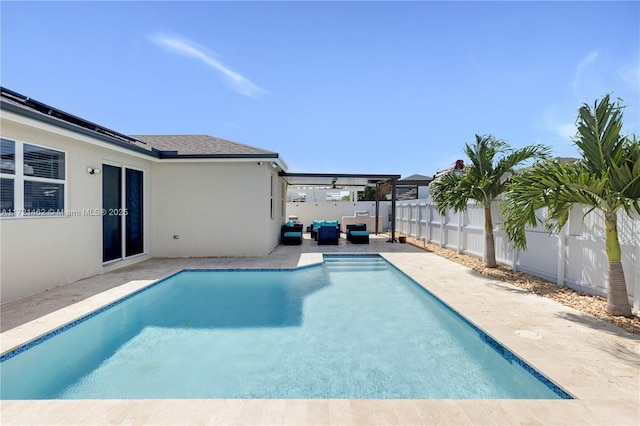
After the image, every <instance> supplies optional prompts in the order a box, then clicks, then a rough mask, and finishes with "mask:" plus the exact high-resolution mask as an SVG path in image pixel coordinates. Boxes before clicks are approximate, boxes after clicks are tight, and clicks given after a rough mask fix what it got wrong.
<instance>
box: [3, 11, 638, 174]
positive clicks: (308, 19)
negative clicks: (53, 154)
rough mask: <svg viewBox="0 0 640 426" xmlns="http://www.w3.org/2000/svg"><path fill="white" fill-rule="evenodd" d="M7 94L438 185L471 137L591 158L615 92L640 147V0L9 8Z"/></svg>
mask: <svg viewBox="0 0 640 426" xmlns="http://www.w3.org/2000/svg"><path fill="white" fill-rule="evenodd" d="M0 13H1V18H0V19H1V22H0V23H1V46H0V47H1V69H0V70H1V74H0V78H1V83H2V86H4V87H6V88H9V89H11V90H14V91H17V92H19V93H21V94H23V95H26V96H29V97H32V98H34V99H36V100H38V101H41V102H44V103H46V104H49V105H51V106H54V107H57V108H59V109H62V110H64V111H67V112H69V113H72V114H75V115H77V116H80V117H82V118H85V119H87V120H90V121H94V122H96V123H98V124H101V125H103V126H106V127H109V128H112V129H114V130H117V131H119V132H122V133H125V134H209V135H213V136H217V137H221V138H225V139H229V140H233V141H237V142H242V143H245V144H248V145H253V146H258V147H260V148H264V149H269V150H272V151H276V152H278V153H280V154H281V156H282V157H283V158H284V160H285V161H286V162H287V164H288V165H289V168H290V171H293V172H311V173H332V172H339V173H390V174H391V173H393V174H401V175H402V176H404V177H406V176H408V175H411V174H414V173H419V174H424V175H432V174H434V173H435V172H436V171H437V170H440V169H443V168H446V167H448V166H450V165H452V164H453V163H454V162H455V160H456V159H457V158H464V154H463V151H462V150H463V147H464V144H465V143H466V142H469V143H470V142H473V140H474V135H475V134H481V135H485V134H493V135H494V136H496V137H497V138H500V139H504V140H506V141H507V142H508V143H509V144H510V145H511V146H512V147H522V146H525V145H529V144H532V143H543V144H546V145H549V146H551V147H553V149H554V153H555V154H556V155H558V156H577V151H576V149H575V147H574V145H573V143H572V141H571V136H573V135H574V134H575V126H574V123H575V118H576V115H577V109H578V108H579V107H580V105H581V104H582V103H583V102H588V103H590V104H593V102H594V101H595V100H596V99H597V98H599V97H601V96H602V95H603V94H605V93H612V94H613V96H615V97H619V98H622V99H623V104H624V105H626V111H625V121H624V124H625V126H624V129H623V130H624V131H625V132H627V133H636V134H637V135H638V136H640V130H639V129H640V3H639V2H636V1H628V2H609V1H607V2H500V1H497V2H430V1H429V2H206V1H200V2H8V1H2V3H1V4H0Z"/></svg>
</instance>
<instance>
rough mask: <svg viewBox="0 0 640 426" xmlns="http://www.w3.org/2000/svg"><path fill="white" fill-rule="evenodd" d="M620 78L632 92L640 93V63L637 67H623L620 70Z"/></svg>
mask: <svg viewBox="0 0 640 426" xmlns="http://www.w3.org/2000/svg"><path fill="white" fill-rule="evenodd" d="M620 77H621V78H622V80H623V81H624V82H626V83H627V84H628V85H629V88H630V89H631V90H633V91H634V92H640V61H639V62H638V63H636V64H635V65H626V66H623V67H622V69H621V70H620Z"/></svg>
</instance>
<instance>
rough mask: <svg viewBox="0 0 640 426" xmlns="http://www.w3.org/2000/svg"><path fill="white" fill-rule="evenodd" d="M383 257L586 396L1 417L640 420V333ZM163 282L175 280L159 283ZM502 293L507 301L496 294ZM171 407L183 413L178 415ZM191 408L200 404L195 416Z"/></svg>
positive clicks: (129, 288) (5, 407) (69, 407)
mask: <svg viewBox="0 0 640 426" xmlns="http://www.w3.org/2000/svg"><path fill="white" fill-rule="evenodd" d="M378 254H379V255H380V256H382V257H383V258H385V259H386V260H388V261H389V262H390V263H391V264H393V265H394V266H395V267H396V268H397V269H399V270H400V271H402V272H403V273H404V274H405V275H407V276H408V277H409V278H411V279H413V280H414V281H415V282H417V283H418V284H419V285H421V286H423V287H424V288H425V289H426V290H427V291H429V292H430V293H432V294H434V295H435V296H436V297H438V298H439V299H441V300H442V301H443V302H444V303H446V304H447V305H449V306H451V307H452V309H454V310H456V311H457V312H458V313H462V312H464V317H465V318H467V319H468V320H469V321H470V322H472V323H473V324H476V325H477V326H478V327H480V328H481V329H482V330H483V331H485V332H486V333H487V334H489V335H490V336H492V337H493V338H494V339H495V340H496V341H498V342H499V343H500V344H502V345H503V346H505V347H506V348H508V349H509V350H510V351H512V352H513V353H514V354H516V355H517V356H518V357H520V358H522V359H523V360H525V362H527V363H528V364H530V365H531V366H532V367H533V368H535V369H536V370H538V371H540V372H541V373H542V374H543V375H545V376H546V377H549V378H550V379H551V380H552V381H553V382H555V383H557V384H558V385H559V386H561V387H562V388H563V389H565V390H567V391H568V392H569V393H571V394H572V395H574V396H575V397H576V398H577V399H575V400H558V401H552V400H480V401H478V400H162V401H158V400H104V401H2V402H1V403H0V406H1V407H2V414H1V415H2V419H1V420H2V423H3V424H5V423H6V424H12V423H25V422H26V423H33V424H37V423H42V424H45V423H48V424H52V423H56V422H57V423H58V424H69V423H77V424H83V423H101V424H102V423H119V422H121V421H132V420H134V422H135V423H139V424H156V423H202V422H206V423H210V422H212V423H215V422H219V423H225V424H230V423H234V424H237V423H241V424H256V423H260V424H285V423H296V424H308V423H321V424H322V423H324V424H336V423H344V424H382V423H396V424H407V423H411V424H421V423H425V424H429V423H442V424H446V423H449V424H452V423H453V424H504V423H517V422H520V423H542V424H550V423H553V424H576V423H580V424H638V423H639V421H640V408H639V407H640V404H639V403H640V401H639V400H640V387H639V385H640V376H639V370H640V368H639V367H638V366H639V365H640V361H639V359H640V356H639V355H638V354H639V351H638V349H639V348H640V343H639V340H638V338H637V336H634V335H631V334H629V333H627V332H625V331H624V330H621V329H619V328H617V327H615V326H612V325H606V324H602V323H600V322H599V320H597V319H594V318H593V317H589V316H586V314H582V313H578V312H577V311H573V310H571V309H570V308H566V307H563V306H562V305H559V304H558V303H556V302H553V301H550V300H548V299H544V298H541V297H538V296H534V295H530V294H524V292H522V291H520V290H519V289H517V288H515V287H513V286H510V285H508V284H506V283H503V282H499V281H496V280H492V279H488V278H486V277H481V276H478V274H475V273H473V271H470V270H469V269H467V268H464V267H462V266H460V265H457V264H453V263H452V262H449V261H446V260H444V259H441V258H437V257H436V256H434V255H432V254H429V253H378ZM305 255H306V256H305ZM321 261H322V253H302V254H301V255H300V259H299V261H298V265H302V266H309V265H314V264H318V263H320V262H321ZM187 269H188V268H187ZM247 269H254V268H247ZM169 275H171V274H168V275H167V276H169ZM456 276H457V277H458V278H457V279H456ZM460 277H462V279H460ZM163 278H166V277H160V278H159V279H163ZM157 281H158V280H131V281H128V282H126V283H125V284H122V285H120V286H118V287H115V288H113V289H111V290H107V291H105V292H103V293H101V294H99V295H96V296H94V297H91V298H88V299H86V300H84V301H82V302H78V303H76V304H74V305H71V306H69V307H67V308H63V309H61V310H59V311H56V312H53V313H51V314H49V315H46V316H44V317H41V318H38V319H36V320H34V321H31V322H29V323H26V324H24V325H22V326H19V327H16V328H14V329H12V330H7V331H6V332H4V333H2V335H0V343H1V345H2V346H1V347H2V351H1V352H2V353H6V352H7V351H9V350H11V349H10V346H11V345H13V347H15V346H16V342H18V340H19V338H20V339H22V341H23V343H24V342H25V341H27V340H30V339H34V338H37V337H38V336H39V335H42V334H43V333H46V332H48V331H50V330H52V329H54V328H57V327H55V326H52V322H56V323H58V324H60V325H64V324H65V323H67V324H68V323H70V322H73V321H74V318H77V317H78V312H80V311H81V310H84V314H86V313H88V312H89V311H87V309H89V310H90V309H93V310H94V311H95V310H97V309H100V307H101V306H104V305H105V304H108V303H110V302H109V298H112V299H111V302H113V300H114V299H113V298H115V299H117V298H120V297H124V296H126V295H127V294H131V293H133V292H135V291H138V290H140V289H141V288H144V287H146V286H148V285H151V284H153V283H154V282H157ZM487 293H490V294H489V296H487ZM479 295H482V296H484V298H483V299H482V300H480V301H478V300H476V299H477V298H478V297H479ZM493 297H495V298H497V299H498V300H491V299H492V298H493ZM514 300H515V306H516V307H517V308H518V309H517V310H522V311H523V312H522V313H521V315H516V314H515V313H513V312H506V310H505V309H504V306H505V301H506V303H510V304H511V306H513V305H514ZM532 313H533V314H537V315H532ZM74 315H75V317H74ZM541 315H542V316H541ZM544 315H546V316H549V318H546V317H545V316H544ZM72 317H74V318H72ZM501 317H502V318H501ZM532 318H534V320H533V321H532V320H531V319H532ZM576 318H578V319H580V320H582V321H583V322H582V323H581V322H580V321H578V320H576ZM60 325H58V327H59V326H60ZM45 328H46V329H47V330H44V329H45ZM43 330H44V331H43ZM518 330H520V331H521V330H528V331H531V332H532V333H535V334H536V335H540V336H542V338H541V339H539V340H534V339H527V338H523V337H522V336H519V335H516V334H515V331H518ZM17 345H18V346H19V343H18V344H17ZM576 360H578V361H576ZM171 407H174V409H175V410H177V411H176V412H173V411H172V408H171ZM177 407H181V408H177ZM189 407H192V408H193V409H194V410H196V409H197V410H196V411H195V412H193V413H189V414H186V413H187V411H188V410H189ZM36 408H37V409H36ZM134 408H135V409H134ZM185 409H186V410H187V411H185ZM26 419H28V421H26ZM55 419H58V420H57V421H53V420H55ZM127 419H128V420H127ZM171 419H173V420H171ZM342 420H343V421H342Z"/></svg>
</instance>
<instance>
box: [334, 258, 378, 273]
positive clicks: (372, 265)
mask: <svg viewBox="0 0 640 426" xmlns="http://www.w3.org/2000/svg"><path fill="white" fill-rule="evenodd" d="M324 264H325V267H326V268H327V269H328V270H329V271H332V272H334V271H335V272H346V271H350V272H351V271H384V270H386V269H387V268H388V265H387V264H386V262H384V261H383V260H381V259H379V258H370V257H357V256H354V257H343V258H325V260H324Z"/></svg>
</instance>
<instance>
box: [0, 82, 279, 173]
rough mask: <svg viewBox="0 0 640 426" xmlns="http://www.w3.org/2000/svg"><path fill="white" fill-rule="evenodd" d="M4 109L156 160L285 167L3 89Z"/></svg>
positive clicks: (259, 153) (264, 154) (233, 145)
mask: <svg viewBox="0 0 640 426" xmlns="http://www.w3.org/2000/svg"><path fill="white" fill-rule="evenodd" d="M0 89H1V90H0V91H1V97H0V100H1V107H2V110H6V111H11V112H14V113H16V114H20V115H22V116H26V117H30V118H33V119H35V120H38V121H42V122H45V123H49V124H53V125H55V126H58V127H61V128H65V129H68V130H72V131H74V132H77V133H81V134H85V135H88V136H92V137H94V138H96V139H99V140H101V141H103V142H107V143H110V144H112V145H116V146H119V147H121V148H126V149H128V150H131V151H134V152H138V153H141V154H144V155H148V156H151V157H155V158H160V159H167V158H226V159H229V158H237V159H244V158H246V159H254V158H255V159H271V160H273V161H276V162H277V163H278V164H280V165H281V167H283V168H286V165H285V163H284V161H283V160H282V159H281V158H280V156H279V154H278V153H276V152H273V151H268V150H265V149H261V148H256V147H253V146H249V145H245V144H241V143H237V142H231V141H228V140H225V139H220V138H216V137H213V136H207V135H145V136H130V135H125V134H123V133H120V132H117V131H115V130H111V129H109V128H106V127H104V126H101V125H99V124H96V123H92V122H90V121H88V120H85V119H83V118H80V117H77V116H75V115H73V114H69V113H68V112H65V111H62V110H60V109H57V108H54V107H51V106H49V105H46V104H43V103H42V102H39V101H36V100H35V99H32V98H29V97H27V96H24V95H21V94H20V93H17V92H14V91H12V90H9V89H6V88H4V87H0Z"/></svg>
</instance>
